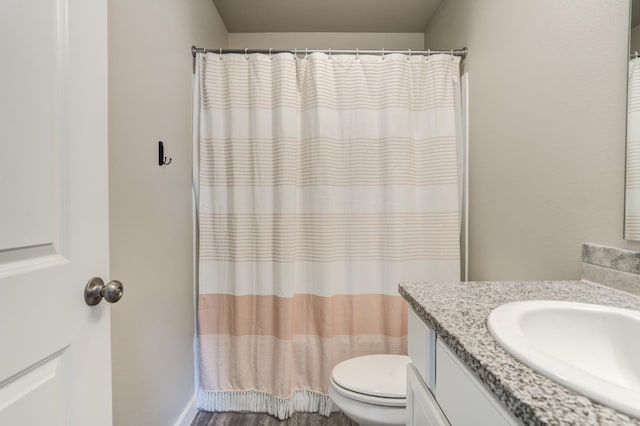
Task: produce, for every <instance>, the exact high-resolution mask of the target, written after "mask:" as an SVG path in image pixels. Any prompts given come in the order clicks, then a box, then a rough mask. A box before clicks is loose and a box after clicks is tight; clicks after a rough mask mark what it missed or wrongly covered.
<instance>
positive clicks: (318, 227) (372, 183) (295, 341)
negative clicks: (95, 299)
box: [194, 53, 460, 419]
mask: <svg viewBox="0 0 640 426" xmlns="http://www.w3.org/2000/svg"><path fill="white" fill-rule="evenodd" d="M197 67H198V71H197V73H196V75H197V78H199V82H198V84H199V85H198V86H197V87H198V88H199V92H198V93H196V97H197V98H198V100H199V102H198V106H197V110H195V111H194V113H195V114H194V116H195V117H196V121H197V128H196V130H197V132H198V142H199V143H198V147H197V157H198V161H197V163H196V164H194V166H195V167H196V168H197V170H198V185H197V186H198V191H197V194H198V195H197V198H198V223H199V234H198V240H199V249H198V252H199V254H198V262H199V263H198V271H199V272H198V275H199V297H198V338H199V359H200V361H199V363H200V390H199V396H198V405H199V408H200V409H203V410H208V411H255V412H267V413H270V414H272V415H274V416H277V417H278V418H281V419H284V418H287V417H289V416H291V415H292V414H293V413H294V412H296V411H306V412H319V413H321V414H324V415H328V414H329V413H330V412H331V411H332V410H333V406H332V403H331V401H330V399H329V398H328V396H327V393H328V385H329V376H330V373H331V369H332V368H333V367H334V366H335V365H336V364H337V363H339V362H340V361H343V360H345V359H348V358H352V357H355V356H360V355H366V354H372V353H406V333H407V328H406V327H407V326H406V316H407V306H406V303H405V302H404V301H403V300H402V299H401V297H400V296H399V295H398V293H397V284H398V282H401V281H453V280H457V279H459V271H460V249H459V239H460V232H459V230H460V224H459V200H458V171H457V155H456V152H457V147H456V126H455V107H456V105H455V84H456V81H457V78H458V73H459V58H457V57H452V56H449V55H432V56H431V57H430V58H426V57H424V56H415V55H414V56H413V57H411V56H407V55H397V54H393V55H385V56H384V58H382V57H379V56H364V55H361V56H360V57H355V56H343V55H340V56H338V55H334V56H333V57H329V56H328V55H325V54H322V53H313V54H310V55H308V57H305V58H296V57H295V56H294V55H292V54H287V53H282V54H276V55H273V57H270V56H269V55H261V54H252V55H248V56H245V55H235V54H226V55H223V56H220V55H217V54H211V53H210V54H206V55H204V54H199V55H198V58H197Z"/></svg>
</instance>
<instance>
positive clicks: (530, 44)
mask: <svg viewBox="0 0 640 426" xmlns="http://www.w3.org/2000/svg"><path fill="white" fill-rule="evenodd" d="M628 22H629V4H628V1H626V0H624V1H620V0H606V1H605V0H537V1H533V2H524V1H513V0H483V1H477V0H447V1H445V2H443V3H442V5H441V6H440V8H439V9H438V11H437V12H436V14H435V15H434V17H433V18H432V19H431V22H430V23H429V25H428V26H427V29H426V31H425V48H432V49H433V48H451V47H462V46H467V47H469V49H470V55H469V57H468V58H467V60H466V61H465V66H464V68H465V70H466V71H468V72H469V77H470V113H469V114H470V128H469V130H470V142H469V143H470V167H469V172H470V182H471V183H470V226H469V231H470V241H469V242H470V255H469V261H470V262H469V265H470V279H473V280H484V279H492V280H493V279H496V280H498V279H500V280H502V279H575V278H579V276H580V253H581V244H582V243H583V242H594V243H599V244H606V245H614V246H618V247H627V248H635V249H639V248H640V245H639V244H632V243H627V242H625V241H623V239H622V226H623V203H624V149H625V115H626V114H625V111H626V109H625V108H626V94H625V92H626V62H627V60H626V54H627V43H628V41H627V37H628Z"/></svg>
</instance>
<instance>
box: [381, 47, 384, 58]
mask: <svg viewBox="0 0 640 426" xmlns="http://www.w3.org/2000/svg"><path fill="white" fill-rule="evenodd" d="M381 57H382V60H383V61H384V47H383V48H382V56H381Z"/></svg>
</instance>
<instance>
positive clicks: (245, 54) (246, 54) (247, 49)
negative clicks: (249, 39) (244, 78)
mask: <svg viewBox="0 0 640 426" xmlns="http://www.w3.org/2000/svg"><path fill="white" fill-rule="evenodd" d="M248 52H249V48H248V47H245V48H244V58H245V59H246V60H249V55H248Z"/></svg>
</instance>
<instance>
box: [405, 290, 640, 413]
mask: <svg viewBox="0 0 640 426" xmlns="http://www.w3.org/2000/svg"><path fill="white" fill-rule="evenodd" d="M399 291H400V294H401V295H402V296H403V297H404V298H405V300H407V302H408V303H409V305H410V307H411V309H410V310H409V318H408V334H409V338H408V352H409V356H410V357H411V364H409V366H408V372H407V373H408V375H407V382H408V391H407V411H408V418H409V421H408V425H415V426H418V425H453V426H465V425H473V426H478V425H491V426H497V425H518V424H527V425H547V424H554V425H556V424H557V425H565V424H566V425H640V419H638V418H633V417H630V416H628V415H626V414H624V413H622V412H619V411H617V410H615V409H612V408H610V407H608V406H605V405H602V404H599V403H596V402H593V401H591V400H589V399H588V398H586V397H585V396H583V395H582V394H579V393H576V392H574V391H572V390H570V389H568V388H566V387H564V386H562V385H560V384H558V383H556V382H554V381H552V380H550V379H548V378H547V377H545V376H543V375H541V374H539V373H537V372H535V371H534V370H532V369H530V368H529V367H527V366H525V365H524V364H522V363H520V362H518V361H517V360H515V359H514V358H513V357H512V356H511V355H509V354H508V353H507V352H505V350H504V349H503V348H502V347H501V346H499V345H498V344H497V343H496V341H495V340H494V339H493V338H492V336H491V334H490V333H489V330H488V329H487V317H488V315H489V313H490V312H491V311H492V310H493V309H494V308H497V307H498V306H501V305H503V304H505V303H509V302H514V301H519V300H566V301H575V302H582V303H592V304H599V305H606V306H615V307H620V308H627V309H635V310H640V297H638V296H635V295H631V294H627V293H624V292H621V291H617V290H614V289H611V288H608V287H604V286H601V285H598V284H594V283H592V282H588V281H539V282H451V283H402V284H400V286H399ZM549 332H550V333H552V332H553V329H550V330H549Z"/></svg>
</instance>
